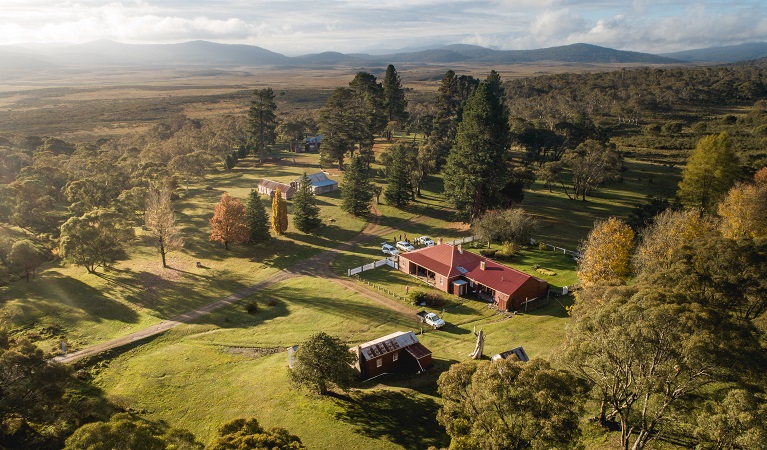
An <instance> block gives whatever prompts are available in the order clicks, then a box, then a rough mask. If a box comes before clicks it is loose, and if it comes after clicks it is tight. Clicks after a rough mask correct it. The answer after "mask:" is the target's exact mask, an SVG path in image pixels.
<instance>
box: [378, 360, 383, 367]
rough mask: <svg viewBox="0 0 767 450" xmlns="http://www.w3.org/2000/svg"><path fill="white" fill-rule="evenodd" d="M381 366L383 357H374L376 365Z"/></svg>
mask: <svg viewBox="0 0 767 450" xmlns="http://www.w3.org/2000/svg"><path fill="white" fill-rule="evenodd" d="M381 366H383V359H382V358H378V359H376V367H381Z"/></svg>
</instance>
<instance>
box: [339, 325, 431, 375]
mask: <svg viewBox="0 0 767 450" xmlns="http://www.w3.org/2000/svg"><path fill="white" fill-rule="evenodd" d="M352 351H354V352H355V353H356V354H357V362H356V363H355V365H354V367H355V369H357V370H358V371H359V372H360V376H361V378H362V379H363V380H367V379H369V378H373V377H376V376H378V375H381V374H384V373H420V372H423V371H425V370H426V369H428V368H430V367H431V366H432V365H433V364H432V360H431V351H430V350H429V349H428V348H426V347H424V346H423V344H421V343H420V342H418V338H417V337H416V336H415V333H413V332H412V331H409V332H404V331H397V332H395V333H392V334H388V335H386V336H384V337H381V338H378V339H375V340H372V341H370V342H365V343H364V344H360V345H358V346H356V347H354V348H353V349H352Z"/></svg>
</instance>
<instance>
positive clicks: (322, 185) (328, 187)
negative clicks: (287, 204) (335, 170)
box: [291, 172, 338, 195]
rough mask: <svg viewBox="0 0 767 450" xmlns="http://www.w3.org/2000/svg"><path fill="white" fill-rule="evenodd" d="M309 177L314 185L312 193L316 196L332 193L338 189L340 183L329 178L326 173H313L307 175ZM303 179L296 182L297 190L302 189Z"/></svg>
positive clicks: (299, 178)
mask: <svg viewBox="0 0 767 450" xmlns="http://www.w3.org/2000/svg"><path fill="white" fill-rule="evenodd" d="M307 177H308V178H309V181H310V182H311V183H312V191H313V192H314V195H319V194H324V193H326V192H331V191H335V190H336V189H338V181H335V180H331V179H330V178H328V176H327V175H326V174H325V172H317V173H313V174H311V175H307ZM302 178H303V177H298V178H297V179H296V181H294V183H295V186H296V188H300V187H301V179H302ZM291 184H293V183H291Z"/></svg>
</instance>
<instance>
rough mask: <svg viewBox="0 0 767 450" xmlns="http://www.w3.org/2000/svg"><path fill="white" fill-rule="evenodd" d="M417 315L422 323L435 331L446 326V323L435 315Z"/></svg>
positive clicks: (421, 312) (426, 313)
mask: <svg viewBox="0 0 767 450" xmlns="http://www.w3.org/2000/svg"><path fill="white" fill-rule="evenodd" d="M415 314H416V315H417V316H418V320H420V321H421V323H425V324H426V325H429V326H430V327H432V328H434V329H435V330H436V329H437V328H442V327H444V326H445V321H444V320H442V319H440V317H439V316H438V315H437V314H435V313H430V312H426V311H419V312H417V313H415Z"/></svg>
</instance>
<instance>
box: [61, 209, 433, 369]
mask: <svg viewBox="0 0 767 450" xmlns="http://www.w3.org/2000/svg"><path fill="white" fill-rule="evenodd" d="M372 212H373V219H372V220H371V221H370V222H369V223H368V224H367V226H366V227H365V228H364V229H363V230H362V231H361V232H360V233H359V234H358V235H356V236H355V237H354V238H352V239H350V240H349V241H348V242H344V243H343V244H341V245H339V246H338V247H335V248H333V249H329V250H325V251H323V252H322V253H320V254H318V255H315V256H313V257H311V258H307V259H305V260H303V261H301V262H300V263H298V264H295V265H293V266H291V267H289V268H287V269H284V270H282V271H281V272H279V273H276V274H274V275H272V276H271V277H269V278H267V279H265V280H263V281H260V282H258V283H256V284H254V285H252V286H248V287H247V288H244V289H241V290H239V291H237V292H234V293H232V294H230V295H228V296H226V297H223V298H220V299H218V300H216V301H214V302H212V303H209V304H207V305H205V306H202V307H200V308H197V309H195V310H193V311H189V312H185V313H183V314H180V315H178V316H176V317H173V318H171V319H168V320H164V321H162V322H160V323H158V324H155V325H152V326H149V327H147V328H144V329H143V330H139V331H135V332H133V333H130V334H128V335H125V336H122V337H119V338H116V339H112V340H110V341H106V342H102V343H100V344H96V345H92V346H90V347H86V348H83V349H81V350H78V351H75V352H72V353H68V354H66V355H61V356H57V357H55V358H53V360H54V361H56V362H60V363H65V364H66V363H73V362H75V361H78V360H80V359H82V358H86V357H89V356H94V355H97V354H99V353H102V352H105V351H107V350H112V349H115V348H119V347H122V346H124V345H128V344H130V343H133V342H136V341H139V340H142V339H146V338H149V337H151V336H155V335H158V334H162V333H164V332H166V331H168V330H170V329H171V328H173V327H176V326H178V325H181V324H184V323H190V322H192V321H194V320H196V319H198V318H200V317H202V316H205V315H207V314H210V313H211V312H213V311H215V310H217V309H220V308H223V307H225V306H229V305H231V304H232V303H235V302H237V301H238V300H241V299H243V298H245V297H247V296H249V295H252V294H254V293H256V292H258V291H260V290H262V289H265V288H267V287H269V286H271V285H273V284H276V283H280V282H282V281H285V280H288V279H290V278H294V277H298V276H314V277H320V278H324V279H327V280H330V281H333V282H334V283H337V284H338V285H340V286H343V287H345V288H347V289H351V290H353V291H355V292H357V293H359V294H361V295H364V296H366V297H368V298H370V299H371V300H374V301H376V302H378V303H380V304H382V305H384V306H386V307H387V308H390V309H392V310H394V311H397V312H399V313H401V314H403V315H405V316H408V317H412V315H413V311H411V310H410V309H409V308H408V307H407V306H405V305H403V304H402V303H400V302H398V301H396V300H394V299H392V298H390V297H387V296H385V295H382V294H381V293H379V292H377V291H373V290H370V289H367V288H366V287H364V286H363V285H362V284H360V283H355V282H354V281H351V280H349V279H345V278H341V277H339V276H338V275H336V274H335V273H333V271H332V270H330V262H331V261H332V260H333V258H335V257H336V256H338V255H339V254H340V253H341V252H342V251H345V250H348V249H350V248H352V247H353V246H355V245H357V244H360V243H362V242H365V241H368V240H370V239H373V238H375V237H380V236H383V235H385V234H388V233H391V232H392V231H393V229H392V228H391V227H385V228H381V227H379V226H378V220H379V218H380V213H379V211H378V209H377V208H375V206H374V207H373V208H372ZM424 219H425V217H424V216H418V217H414V218H412V219H410V220H409V221H407V222H412V223H417V222H419V221H421V220H424Z"/></svg>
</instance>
